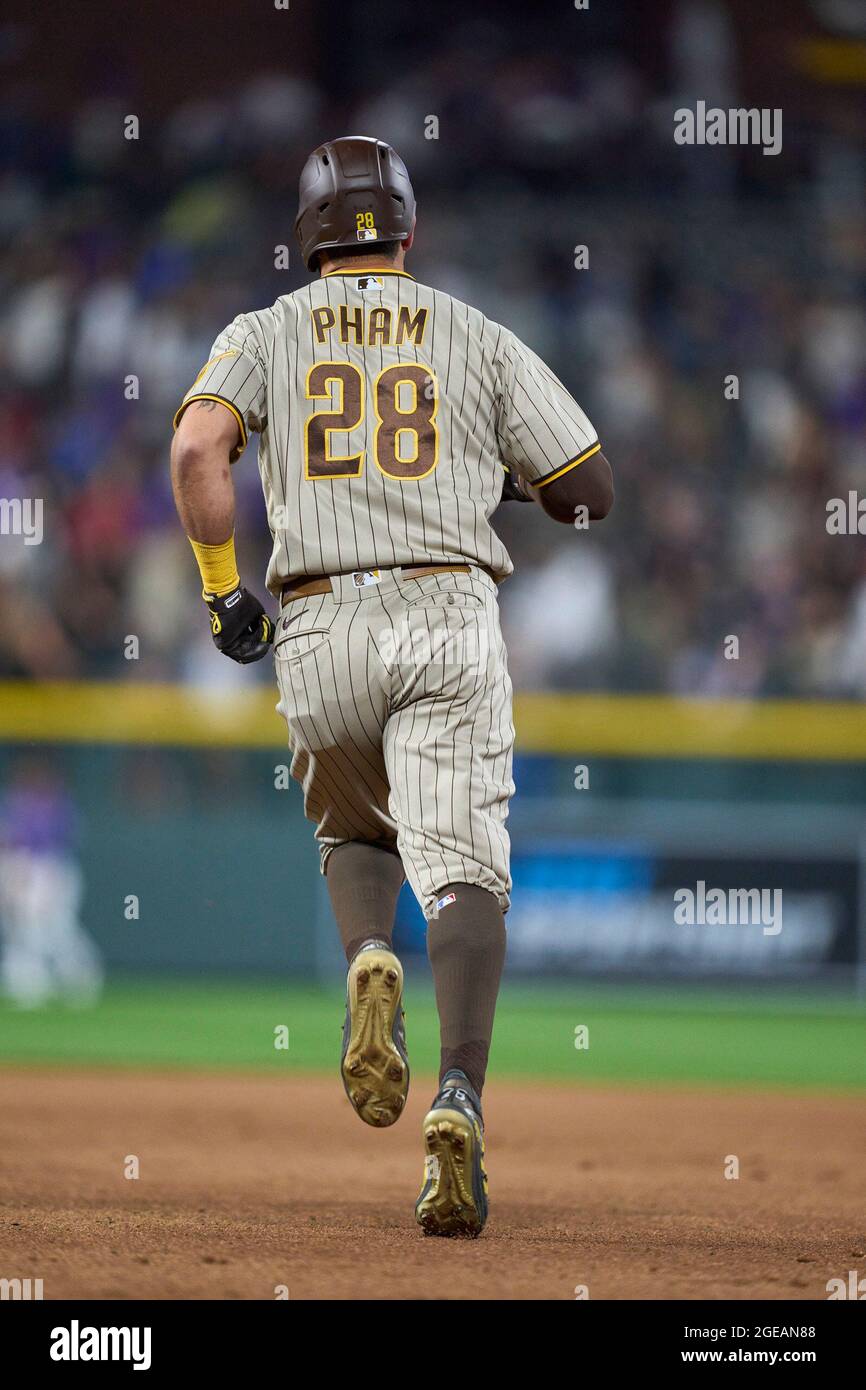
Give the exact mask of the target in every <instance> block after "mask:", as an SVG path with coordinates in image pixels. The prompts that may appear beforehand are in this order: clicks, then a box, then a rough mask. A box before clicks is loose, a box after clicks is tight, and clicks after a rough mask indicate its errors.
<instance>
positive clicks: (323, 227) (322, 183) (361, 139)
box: [295, 135, 415, 270]
mask: <svg viewBox="0 0 866 1390" xmlns="http://www.w3.org/2000/svg"><path fill="white" fill-rule="evenodd" d="M299 193H300V197H299V204H300V206H299V209H298V217H297V221H296V222H295V235H296V237H297V238H298V245H299V246H300V248H301V255H302V256H303V258H304V264H305V265H306V266H307V269H308V270H312V269H313V266H314V265H315V257H316V254H317V252H319V251H324V250H326V249H328V250H330V249H331V248H332V247H335V246H341V247H345V248H346V249H347V250H348V249H349V248H350V247H354V248H356V249H357V247H358V246H359V245H370V244H371V243H372V244H375V243H376V242H381V241H405V239H406V237H407V236H408V235H409V233H410V232H411V231H412V227H413V225H414V223H415V194H414V193H413V192H412V185H411V183H410V182H409V174H408V172H407V170H406V165H405V164H404V163H403V161H402V159H401V158H400V156H399V155H398V154H397V152H396V150H392V149H391V146H390V145H386V144H385V143H384V141H383V140H374V139H373V137H372V136H370V135H344V136H341V138H340V139H339V140H328V141H326V143H325V144H324V145H319V147H318V149H316V150H313V153H312V154H311V155H310V157H309V159H308V160H307V162H306V164H305V165H304V167H303V169H302V170H301V181H300V189H299Z"/></svg>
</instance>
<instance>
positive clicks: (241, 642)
mask: <svg viewBox="0 0 866 1390" xmlns="http://www.w3.org/2000/svg"><path fill="white" fill-rule="evenodd" d="M202 597H203V598H204V601H205V603H206V604H207V607H208V612H209V613H210V630H211V633H212V635H213V640H214V642H215V643H216V646H217V647H218V648H219V650H220V651H221V652H222V654H223V656H230V657H231V659H232V661H239V662H240V663H241V665H242V666H248V665H249V664H250V662H251V661H261V659H262V657H263V656H267V654H268V651H269V649H270V645H271V643H272V642H273V640H274V625H273V623H272V622H271V620H270V618H269V617H268V615H267V613H266V612H265V610H264V608H263V607H262V605H261V604H260V603H259V601H258V599H257V598H256V596H255V594H251V593H250V592H249V590H248V589H244V588H243V587H240V588H238V589H233V590H232V592H231V593H230V594H219V595H217V594H203V595H202Z"/></svg>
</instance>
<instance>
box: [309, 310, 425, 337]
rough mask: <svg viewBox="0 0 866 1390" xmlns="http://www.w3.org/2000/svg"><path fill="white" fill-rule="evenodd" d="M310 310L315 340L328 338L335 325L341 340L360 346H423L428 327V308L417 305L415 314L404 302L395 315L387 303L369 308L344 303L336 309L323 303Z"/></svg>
mask: <svg viewBox="0 0 866 1390" xmlns="http://www.w3.org/2000/svg"><path fill="white" fill-rule="evenodd" d="M311 313H312V316H313V327H314V329H315V334H316V342H317V343H320V344H321V343H325V342H327V341H328V340H329V338H330V335H331V333H332V332H333V331H334V329H336V330H337V335H338V336H339V341H340V342H341V343H355V344H356V346H357V347H363V346H367V347H379V346H382V347H387V346H390V345H392V344H393V345H395V346H398V347H399V345H400V344H401V343H414V344H415V346H416V347H420V345H421V343H423V341H424V333H425V330H426V328H427V309H426V308H421V309H417V310H416V311H415V313H414V314H413V313H412V311H411V310H410V309H409V308H408V307H407V306H406V305H405V304H404V305H403V307H402V308H400V309H398V310H397V313H396V315H395V314H393V313H392V311H391V310H390V309H388V308H386V307H385V306H384V305H379V306H378V307H377V308H375V309H367V308H365V307H364V306H363V305H361V304H357V305H355V306H354V307H353V308H350V307H349V305H348V304H341V305H340V307H339V308H338V309H337V310H334V309H331V308H330V307H329V306H327V305H323V306H322V307H321V308H318V309H313V310H311ZM337 335H335V336H337Z"/></svg>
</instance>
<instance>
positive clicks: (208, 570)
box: [188, 533, 241, 597]
mask: <svg viewBox="0 0 866 1390" xmlns="http://www.w3.org/2000/svg"><path fill="white" fill-rule="evenodd" d="M188 539H189V543H190V545H191V546H192V548H193V550H194V552H195V558H196V560H197V561H198V567H199V572H200V573H201V582H202V584H203V585H204V590H203V597H206V596H207V595H208V594H217V595H218V596H220V595H222V594H230V593H231V591H232V589H236V588H237V587H238V585H239V584H240V582H241V578H240V575H239V574H238V562H237V559H236V558H235V538H234V533H232V535H230V536H229V538H228V540H227V541H222V542H221V543H220V544H219V545H205V544H204V542H203V541H194V540H193V539H192V537H191V536H190V537H189V538H188Z"/></svg>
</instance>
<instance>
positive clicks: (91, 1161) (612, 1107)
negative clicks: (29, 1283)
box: [0, 1068, 866, 1299]
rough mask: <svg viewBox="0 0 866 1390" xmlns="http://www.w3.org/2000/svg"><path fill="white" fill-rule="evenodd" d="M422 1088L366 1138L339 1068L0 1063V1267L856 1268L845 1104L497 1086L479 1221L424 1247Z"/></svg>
mask: <svg viewBox="0 0 866 1390" xmlns="http://www.w3.org/2000/svg"><path fill="white" fill-rule="evenodd" d="M431 1094H432V1081H431V1080H430V1079H427V1078H425V1079H423V1080H421V1081H420V1082H419V1081H418V1080H417V1079H415V1080H414V1081H413V1088H412V1092H411V1093H410V1098H409V1104H408V1106H407V1111H406V1114H405V1115H404V1116H403V1118H402V1119H401V1121H400V1122H399V1124H397V1125H396V1126H395V1127H394V1128H392V1129H388V1130H372V1129H368V1128H367V1127H365V1126H364V1125H363V1124H361V1123H360V1122H359V1120H358V1119H357V1117H356V1116H355V1115H354V1113H353V1112H352V1110H351V1108H350V1106H349V1103H348V1101H347V1100H346V1098H345V1096H344V1095H343V1092H342V1089H341V1086H340V1082H339V1078H338V1077H337V1076H336V1075H335V1077H334V1079H333V1080H331V1079H323V1078H320V1077H316V1078H300V1077H298V1076H291V1077H287V1078H286V1079H285V1080H280V1079H274V1078H273V1077H262V1076H255V1075H241V1074H238V1073H232V1074H227V1075H217V1074H214V1073H201V1074H199V1073H195V1074H194V1073H189V1072H184V1073H172V1074H169V1073H163V1074H159V1075H156V1074H154V1073H152V1072H147V1073H138V1072H127V1071H108V1070H106V1071H93V1070H91V1071H83V1070H75V1069H71V1068H70V1069H64V1070H62V1071H60V1070H58V1071H54V1072H49V1071H45V1070H41V1069H24V1068H21V1069H16V1070H6V1071H3V1072H2V1073H0V1277H5V1278H14V1277H18V1278H26V1277H30V1278H33V1279H35V1278H41V1279H42V1280H43V1281H44V1296H45V1298H46V1299H53V1298H112V1299H122V1298H219V1299H222V1298H227V1299H237V1298H262V1299H273V1298H274V1297H275V1290H276V1289H277V1287H278V1286H281V1285H284V1286H287V1287H288V1291H289V1296H290V1298H292V1299H359V1298H374V1299H464V1298H466V1299H479V1298H480V1299H515V1298H517V1299H526V1298H529V1299H573V1298H574V1297H575V1289H576V1287H577V1286H586V1287H587V1288H588V1290H589V1295H590V1297H591V1298H593V1299H611V1298H614V1299H633V1298H680V1299H694V1298H736V1299H756V1298H771V1299H772V1298H778V1299H786V1298H800V1299H824V1298H826V1297H827V1291H826V1284H827V1281H828V1279H830V1278H833V1277H842V1278H845V1279H847V1276H848V1271H849V1270H850V1269H859V1271H860V1274H861V1275H863V1274H866V1222H864V1211H866V1164H864V1152H863V1148H864V1145H863V1136H864V1105H863V1102H862V1100H859V1099H857V1098H856V1097H848V1096H839V1097H828V1096H813V1095H808V1094H803V1093H790V1094H772V1093H755V1092H749V1093H746V1094H738V1093H736V1092H733V1091H725V1090H720V1091H716V1092H708V1091H697V1090H689V1089H685V1088H683V1089H670V1088H668V1089H664V1090H662V1089H659V1090H648V1089H640V1090H639V1089H628V1088H625V1087H622V1088H616V1089H614V1088H609V1087H606V1088H601V1087H580V1088H579V1087H575V1086H568V1085H562V1086H555V1085H541V1084H517V1083H507V1082H502V1081H498V1080H497V1079H496V1078H495V1076H494V1077H493V1078H492V1079H491V1081H490V1082H489V1085H488V1090H487V1094H486V1095H485V1101H486V1111H487V1150H488V1166H489V1171H490V1183H491V1189H490V1196H491V1216H490V1221H489V1224H488V1227H487V1229H486V1231H485V1233H484V1235H483V1236H482V1237H481V1239H480V1240H478V1241H445V1240H435V1239H429V1238H425V1237H424V1236H423V1235H422V1234H421V1233H420V1231H419V1230H418V1228H417V1227H416V1225H415V1223H414V1219H413V1214H412V1207H413V1203H414V1199H415V1196H416V1194H417V1190H418V1187H419V1185H420V1180H421V1168H422V1150H421V1141H420V1127H421V1119H422V1117H423V1115H424V1113H425V1109H426V1103H427V1102H429V1098H430V1095H431ZM729 1156H734V1157H736V1159H737V1160H738V1161H739V1174H740V1176H739V1178H738V1179H734V1180H732V1179H727V1178H726V1177H725V1170H726V1163H727V1164H728V1166H729V1167H730V1166H731V1165H730V1157H729ZM133 1157H134V1158H135V1159H137V1160H138V1165H139V1177H138V1178H127V1177H125V1176H124V1172H125V1169H130V1168H131V1159H132V1158H133Z"/></svg>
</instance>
